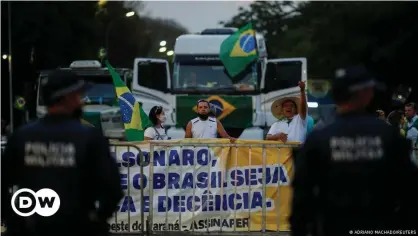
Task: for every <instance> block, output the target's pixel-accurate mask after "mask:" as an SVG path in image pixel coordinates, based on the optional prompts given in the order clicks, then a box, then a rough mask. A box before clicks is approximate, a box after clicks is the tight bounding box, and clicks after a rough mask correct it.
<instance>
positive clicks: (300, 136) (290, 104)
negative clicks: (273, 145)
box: [266, 81, 308, 142]
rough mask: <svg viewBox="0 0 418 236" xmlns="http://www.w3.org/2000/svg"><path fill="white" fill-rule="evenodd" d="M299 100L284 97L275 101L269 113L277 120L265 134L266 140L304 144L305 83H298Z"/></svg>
mask: <svg viewBox="0 0 418 236" xmlns="http://www.w3.org/2000/svg"><path fill="white" fill-rule="evenodd" d="M299 88H300V98H298V97H285V98H282V99H279V100H277V101H275V102H274V103H273V104H272V106H271V112H272V113H273V115H274V116H275V117H276V118H277V119H278V121H277V122H275V123H274V124H273V125H272V126H271V127H270V130H269V132H268V133H267V137H266V139H267V140H277V141H282V142H287V141H290V142H304V141H305V138H306V133H307V119H306V118H307V113H308V112H307V111H308V105H307V103H306V94H305V83H304V82H303V81H300V82H299Z"/></svg>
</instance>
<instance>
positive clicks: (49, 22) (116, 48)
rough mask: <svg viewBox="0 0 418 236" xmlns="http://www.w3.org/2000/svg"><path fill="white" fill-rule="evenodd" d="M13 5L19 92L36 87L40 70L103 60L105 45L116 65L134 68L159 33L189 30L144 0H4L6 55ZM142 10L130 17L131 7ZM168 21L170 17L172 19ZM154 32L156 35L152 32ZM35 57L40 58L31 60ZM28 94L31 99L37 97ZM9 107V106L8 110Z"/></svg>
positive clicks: (15, 85) (15, 87)
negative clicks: (154, 12)
mask: <svg viewBox="0 0 418 236" xmlns="http://www.w3.org/2000/svg"><path fill="white" fill-rule="evenodd" d="M9 4H10V6H11V21H10V25H11V35H12V37H11V42H12V68H13V70H12V71H13V93H14V94H15V95H18V94H19V95H23V94H24V93H25V91H23V90H24V89H23V88H24V87H25V86H24V85H25V84H27V83H30V84H31V85H30V86H29V87H33V84H34V82H35V81H36V75H37V73H36V72H37V71H39V70H44V69H54V68H57V67H68V66H69V65H70V63H71V62H72V61H74V60H98V52H99V49H100V48H101V47H106V46H107V47H108V58H109V60H110V61H111V63H112V65H113V66H115V67H125V68H132V65H133V61H134V58H136V57H146V56H148V55H150V54H151V52H152V50H158V49H153V48H152V45H153V43H154V41H155V40H158V39H155V38H154V37H155V35H156V33H157V32H162V35H163V36H164V37H165V40H166V41H168V42H170V41H172V42H174V41H175V38H176V37H178V36H179V35H180V34H183V33H186V30H185V29H184V27H182V26H180V25H179V24H178V23H176V24H174V23H172V22H171V23H170V24H169V23H164V22H161V21H160V20H158V19H151V18H148V17H145V16H143V15H142V10H143V8H144V5H143V2H140V1H127V2H124V1H100V4H99V2H97V1H84V2H79V1H72V2H45V1H44V2H5V1H2V2H1V18H2V21H1V23H2V25H1V27H2V35H1V41H2V44H1V48H2V54H9V50H8V43H9V40H8V33H7V32H8V26H9V20H8V16H9V15H8V6H9ZM133 10H135V11H136V15H134V16H132V17H126V13H127V12H129V11H133ZM167 22H168V21H167ZM150 32H153V34H150ZM31 58H33V59H34V60H31ZM2 68H3V70H2V77H3V79H2V88H3V89H2V100H3V102H2V113H3V114H6V115H7V112H8V109H7V108H8V107H9V102H10V101H8V99H6V98H7V94H8V83H7V79H6V78H7V77H8V70H7V60H2ZM3 95H5V96H3ZM33 96H34V95H33V94H32V95H26V98H27V100H33ZM3 108H4V109H3Z"/></svg>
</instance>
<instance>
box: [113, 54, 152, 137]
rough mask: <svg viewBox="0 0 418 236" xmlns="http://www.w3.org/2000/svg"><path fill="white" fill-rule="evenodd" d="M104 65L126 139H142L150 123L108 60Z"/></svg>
mask: <svg viewBox="0 0 418 236" xmlns="http://www.w3.org/2000/svg"><path fill="white" fill-rule="evenodd" d="M106 66H107V68H108V69H109V73H110V75H111V76H112V79H113V85H114V86H115V90H116V95H117V97H118V100H119V106H120V111H121V113H122V121H123V125H124V127H125V136H126V139H127V140H128V141H143V140H144V130H145V129H146V128H147V127H149V126H152V123H151V121H150V120H149V118H148V116H147V114H145V112H144V110H143V109H142V107H141V105H139V103H138V101H136V99H135V97H134V96H133V95H132V93H131V91H129V89H128V87H127V86H126V84H125V83H124V82H123V81H122V79H121V78H120V76H119V74H118V73H117V72H116V71H115V69H114V68H113V67H112V66H111V65H110V63H109V61H106Z"/></svg>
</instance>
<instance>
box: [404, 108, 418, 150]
mask: <svg viewBox="0 0 418 236" xmlns="http://www.w3.org/2000/svg"><path fill="white" fill-rule="evenodd" d="M405 117H406V119H407V121H408V122H407V123H406V125H405V136H406V138H407V139H409V140H411V141H412V142H413V144H414V145H415V144H416V143H417V138H418V116H417V111H416V105H415V103H412V102H411V103H408V104H406V105H405Z"/></svg>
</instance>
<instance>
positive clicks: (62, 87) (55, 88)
mask: <svg viewBox="0 0 418 236" xmlns="http://www.w3.org/2000/svg"><path fill="white" fill-rule="evenodd" d="M41 86H43V88H42V92H43V94H42V96H43V97H44V98H45V100H46V102H47V101H54V100H57V99H59V98H61V97H64V96H65V95H68V94H70V93H73V92H79V91H80V92H82V91H84V90H85V89H87V88H88V87H89V85H88V84H87V83H86V82H85V81H84V80H83V78H81V77H80V76H78V75H77V74H75V73H74V72H72V71H70V70H62V69H57V70H54V71H52V72H50V73H49V74H48V77H47V78H45V79H44V80H42V84H41Z"/></svg>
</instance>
